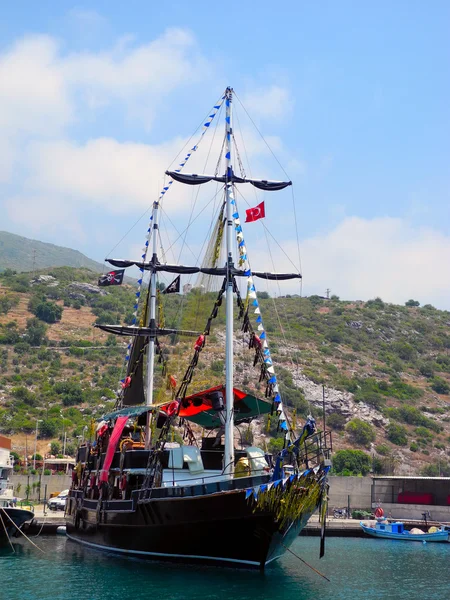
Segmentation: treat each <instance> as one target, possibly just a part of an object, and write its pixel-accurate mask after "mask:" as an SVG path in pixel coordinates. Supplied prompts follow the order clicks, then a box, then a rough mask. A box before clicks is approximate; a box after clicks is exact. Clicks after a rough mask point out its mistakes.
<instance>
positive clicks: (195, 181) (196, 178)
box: [166, 171, 292, 192]
mask: <svg viewBox="0 0 450 600" xmlns="http://www.w3.org/2000/svg"><path fill="white" fill-rule="evenodd" d="M166 175H169V177H172V179H173V180H174V181H178V182H179V183H186V184H188V185H201V184H203V183H208V181H219V182H220V183H227V182H228V183H251V184H252V185H253V186H255V187H256V188H258V189H259V190H264V191H266V192H272V191H273V192H275V191H279V190H283V189H284V188H286V187H288V186H289V185H292V181H271V180H269V179H248V178H247V177H238V176H237V175H235V174H234V172H233V171H231V172H230V173H229V174H227V175H221V176H217V175H197V174H196V173H178V172H177V171H166Z"/></svg>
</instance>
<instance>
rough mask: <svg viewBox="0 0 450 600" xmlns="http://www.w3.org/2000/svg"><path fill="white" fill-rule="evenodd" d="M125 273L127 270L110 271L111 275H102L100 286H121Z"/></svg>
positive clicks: (99, 281)
mask: <svg viewBox="0 0 450 600" xmlns="http://www.w3.org/2000/svg"><path fill="white" fill-rule="evenodd" d="M124 273H125V269H118V270H117V271H110V272H109V273H105V275H102V276H101V277H100V278H99V280H98V285H100V286H106V285H120V284H121V283H122V281H123V274H124Z"/></svg>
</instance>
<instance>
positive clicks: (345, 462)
mask: <svg viewBox="0 0 450 600" xmlns="http://www.w3.org/2000/svg"><path fill="white" fill-rule="evenodd" d="M370 469H371V459H370V456H369V455H368V454H366V452H363V451H362V450H338V452H336V453H335V454H334V456H333V472H334V473H336V475H367V474H368V473H369V471H370Z"/></svg>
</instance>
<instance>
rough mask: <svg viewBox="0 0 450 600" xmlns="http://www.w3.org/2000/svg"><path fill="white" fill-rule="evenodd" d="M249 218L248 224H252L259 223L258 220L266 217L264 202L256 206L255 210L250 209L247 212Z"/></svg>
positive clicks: (247, 219)
mask: <svg viewBox="0 0 450 600" xmlns="http://www.w3.org/2000/svg"><path fill="white" fill-rule="evenodd" d="M245 212H246V214H247V217H246V219H245V222H246V223H251V222H252V221H257V220H258V219H263V218H264V217H265V216H266V211H265V210H264V202H261V204H258V206H255V208H249V209H247V210H246V211H245Z"/></svg>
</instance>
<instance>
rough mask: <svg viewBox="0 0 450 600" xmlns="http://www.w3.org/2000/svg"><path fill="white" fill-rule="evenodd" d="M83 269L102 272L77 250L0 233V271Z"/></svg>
mask: <svg viewBox="0 0 450 600" xmlns="http://www.w3.org/2000/svg"><path fill="white" fill-rule="evenodd" d="M63 266H66V267H75V268H80V267H85V268H87V269H91V270H92V271H95V272H97V273H98V272H102V270H103V266H102V265H101V264H100V263H98V262H96V261H95V260H91V259H90V258H88V257H87V256H85V255H84V254H82V253H81V252H78V250H72V249H71V248H64V247H63V246H56V245H54V244H48V243H46V242H39V241H37V240H31V239H29V238H25V237H22V236H20V235H15V234H14V233H8V232H7V231H0V271H4V270H5V269H13V270H14V271H33V270H39V269H45V268H48V267H63Z"/></svg>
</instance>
